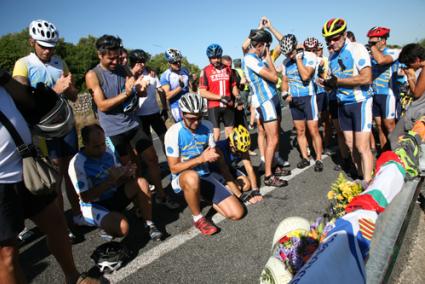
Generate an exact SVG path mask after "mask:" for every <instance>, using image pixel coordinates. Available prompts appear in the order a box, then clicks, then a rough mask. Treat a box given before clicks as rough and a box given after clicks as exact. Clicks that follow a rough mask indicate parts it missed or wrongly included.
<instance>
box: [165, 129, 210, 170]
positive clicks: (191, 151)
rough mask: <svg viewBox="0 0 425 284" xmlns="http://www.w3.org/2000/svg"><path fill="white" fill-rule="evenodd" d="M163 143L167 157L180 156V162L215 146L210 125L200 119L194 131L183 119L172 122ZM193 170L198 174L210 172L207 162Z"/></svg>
mask: <svg viewBox="0 0 425 284" xmlns="http://www.w3.org/2000/svg"><path fill="white" fill-rule="evenodd" d="M164 144H165V152H166V155H167V157H175V158H180V161H181V162H185V161H188V160H191V159H193V158H196V157H198V156H200V155H201V154H202V152H204V150H205V149H207V148H208V147H212V148H213V147H215V142H214V138H213V133H212V128H211V125H210V124H209V123H208V122H205V121H200V123H199V126H198V128H197V129H196V131H195V132H192V131H190V130H189V128H187V127H186V126H185V124H184V121H180V122H178V123H176V124H174V125H173V126H171V127H170V128H169V129H168V130H167V133H166V134H165V141H164ZM193 170H195V171H197V172H198V174H199V175H200V176H204V175H207V174H209V172H210V171H209V168H208V163H204V164H201V165H199V166H196V167H194V168H193ZM173 178H174V175H173Z"/></svg>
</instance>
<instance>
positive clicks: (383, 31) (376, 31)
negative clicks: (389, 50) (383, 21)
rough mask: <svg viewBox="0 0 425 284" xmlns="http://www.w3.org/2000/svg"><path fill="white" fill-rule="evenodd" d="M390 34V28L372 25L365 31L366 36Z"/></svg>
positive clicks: (385, 35)
mask: <svg viewBox="0 0 425 284" xmlns="http://www.w3.org/2000/svg"><path fill="white" fill-rule="evenodd" d="M389 36H390V29H388V28H385V27H373V28H371V29H370V30H369V31H368V32H367V37H384V38H387V37H389Z"/></svg>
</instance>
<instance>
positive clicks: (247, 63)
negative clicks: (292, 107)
mask: <svg viewBox="0 0 425 284" xmlns="http://www.w3.org/2000/svg"><path fill="white" fill-rule="evenodd" d="M264 67H268V64H267V62H266V61H264V60H261V59H260V57H258V56H257V54H255V53H248V54H246V55H245V57H244V58H243V61H242V68H243V70H244V72H245V74H246V78H247V79H248V81H249V85H250V87H251V90H252V91H253V92H254V95H255V96H256V97H257V101H258V104H259V105H262V104H263V103H264V102H265V101H269V100H271V99H272V98H273V97H274V96H275V95H276V94H277V91H276V85H275V84H273V83H271V82H269V81H267V80H265V79H263V78H262V77H261V76H260V70H261V69H263V68H264Z"/></svg>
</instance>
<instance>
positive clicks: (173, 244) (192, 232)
mask: <svg viewBox="0 0 425 284" xmlns="http://www.w3.org/2000/svg"><path fill="white" fill-rule="evenodd" d="M327 157H328V156H326V155H322V160H324V159H326V158H327ZM313 165H314V163H311V164H310V166H308V167H306V168H304V169H298V168H295V169H292V170H291V175H290V176H287V177H285V178H284V179H285V180H288V181H289V180H291V179H293V178H295V177H296V176H298V175H299V174H301V173H303V172H304V171H306V170H307V169H309V168H311V167H312V166H313ZM275 189H278V187H271V186H263V187H261V193H262V194H263V195H267V194H269V193H270V192H272V191H273V190H275ZM284 189H285V188H283V190H284ZM263 202H265V201H263ZM250 205H251V204H247V206H250ZM245 218H249V217H245ZM225 219H226V218H224V217H223V216H222V215H220V214H215V215H214V216H213V218H212V220H213V222H214V223H215V224H218V223H220V222H222V221H223V220H225ZM200 234H201V233H200V232H199V230H198V229H196V228H195V227H191V228H190V229H188V230H186V231H184V232H182V233H180V234H177V235H175V236H174V237H172V238H170V239H168V240H166V241H164V242H162V243H161V244H159V245H157V246H155V247H153V248H151V249H150V250H148V251H146V252H144V253H142V254H141V255H139V256H137V257H136V258H134V259H133V260H132V261H131V262H130V263H128V264H127V265H126V266H125V267H123V268H122V269H120V270H118V271H117V272H115V273H113V274H111V275H105V277H106V278H107V279H108V280H109V281H111V283H118V282H120V281H122V280H124V279H125V278H127V277H128V276H130V275H132V274H134V273H136V272H137V271H138V270H139V269H142V268H143V267H145V266H147V265H149V264H151V263H152V262H154V261H155V260H157V259H159V258H160V257H161V256H163V255H165V254H167V253H169V252H171V251H172V250H174V249H176V248H178V247H179V246H181V245H183V244H184V243H186V242H188V241H190V240H191V239H193V238H194V237H196V236H198V235H200Z"/></svg>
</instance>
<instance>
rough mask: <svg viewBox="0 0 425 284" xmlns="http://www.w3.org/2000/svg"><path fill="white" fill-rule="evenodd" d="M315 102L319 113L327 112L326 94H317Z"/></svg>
mask: <svg viewBox="0 0 425 284" xmlns="http://www.w3.org/2000/svg"><path fill="white" fill-rule="evenodd" d="M316 102H317V110H318V111H319V113H322V112H324V111H327V110H328V94H327V93H319V94H316Z"/></svg>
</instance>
